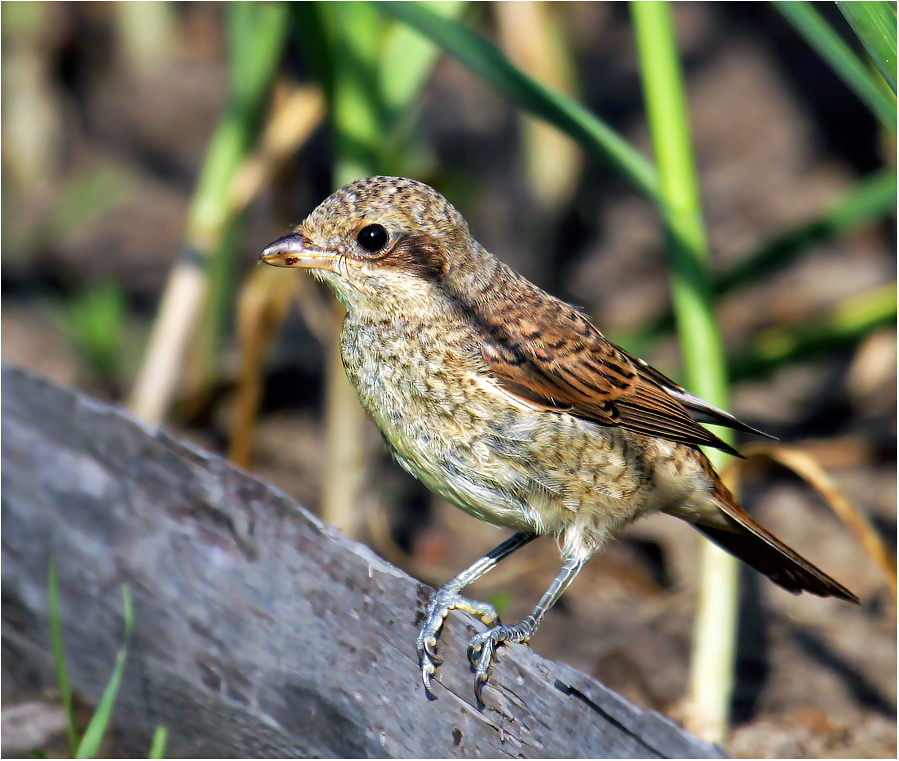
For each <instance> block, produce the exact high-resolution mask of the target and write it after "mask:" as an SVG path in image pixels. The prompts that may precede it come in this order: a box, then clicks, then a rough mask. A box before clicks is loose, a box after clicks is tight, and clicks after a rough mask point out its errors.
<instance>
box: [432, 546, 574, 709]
mask: <svg viewBox="0 0 899 761" xmlns="http://www.w3.org/2000/svg"><path fill="white" fill-rule="evenodd" d="M536 536H537V535H536V534H530V533H528V532H526V531H519V532H518V533H517V534H515V535H514V536H513V537H511V538H509V539H507V540H506V541H505V542H503V543H502V544H501V545H499V546H498V547H496V548H494V549H492V550H491V551H490V552H488V553H487V554H486V555H484V557H482V558H481V559H480V560H478V562H477V563H475V564H473V565H472V566H471V567H469V568H466V569H465V570H464V571H462V573H460V574H459V575H458V576H456V577H454V578H452V579H450V580H449V581H448V582H447V583H446V584H444V585H443V586H442V587H440V589H438V590H437V593H436V594H435V595H434V597H433V598H432V599H431V602H430V604H429V605H428V615H427V617H426V618H425V622H424V624H423V625H422V627H421V631H420V632H419V633H418V639H417V641H416V647H417V649H418V662H419V664H421V681H422V683H423V684H424V686H425V691H426V692H427V694H428V696H429V697H432V698H434V697H436V696H435V695H434V692H433V691H432V690H431V677H432V676H433V675H434V673H435V671H436V670H437V666H438V665H439V664H440V663H441V659H440V658H439V657H438V656H437V652H436V648H437V636H438V635H439V634H440V629H441V628H442V627H443V621H444V619H445V618H446V617H447V615H448V614H449V612H450V611H451V610H453V609H456V610H463V611H465V612H466V613H469V614H471V615H472V616H475V617H476V618H479V619H480V620H481V621H483V622H484V623H485V624H486V625H487V626H493V625H494V624H497V623H499V616H498V615H497V613H496V609H495V608H494V607H493V606H492V605H490V604H488V603H485V602H478V601H477V600H469V599H468V598H467V597H462V595H460V594H459V592H461V591H462V590H463V589H464V588H465V587H467V586H468V585H469V584H471V583H472V582H474V581H475V580H477V579H479V578H480V577H481V576H483V575H484V574H485V573H487V571H489V570H490V569H491V568H493V567H494V566H495V565H496V564H497V563H499V561H500V560H502V559H503V558H505V557H508V556H509V555H511V554H512V553H513V552H515V550H517V549H520V548H521V547H524V546H525V545H526V544H527V543H528V542H530V541H532V540H533V539H536ZM560 594H561V592H560ZM549 604H550V605H551V604H552V603H549Z"/></svg>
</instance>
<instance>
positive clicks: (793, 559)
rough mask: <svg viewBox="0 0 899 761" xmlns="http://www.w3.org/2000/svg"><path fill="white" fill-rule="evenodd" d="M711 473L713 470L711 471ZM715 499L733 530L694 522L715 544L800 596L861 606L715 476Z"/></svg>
mask: <svg viewBox="0 0 899 761" xmlns="http://www.w3.org/2000/svg"><path fill="white" fill-rule="evenodd" d="M710 470H711V468H710ZM712 475H713V476H714V483H715V486H714V492H713V496H714V498H715V502H716V504H717V505H718V507H719V508H720V509H721V511H722V513H724V515H725V516H726V522H727V524H728V525H729V527H730V529H731V530H728V529H727V528H722V527H721V524H720V523H719V524H718V525H716V526H708V525H702V524H701V523H694V524H693V525H694V526H695V528H696V529H698V530H699V531H701V532H702V533H703V534H705V535H706V536H707V537H708V538H709V539H711V540H712V541H713V542H715V544H717V545H718V546H720V547H721V548H723V549H725V550H727V552H729V553H731V554H732V555H735V556H736V557H738V558H739V559H740V560H742V561H743V562H744V563H747V564H748V565H750V566H752V567H753V568H755V570H757V571H759V572H760V573H763V574H764V575H765V576H767V577H768V578H769V579H771V581H773V582H774V583H775V584H778V585H779V586H781V587H783V588H784V589H787V590H789V591H790V592H793V593H794V594H799V593H800V592H811V593H812V594H814V595H818V596H820V597H839V598H840V599H841V600H847V601H849V602H854V603H860V602H861V601H860V600H859V599H858V597H857V596H856V595H854V594H853V593H852V592H850V591H849V590H848V589H846V587H844V586H843V585H842V584H840V583H839V582H837V581H835V580H834V579H832V578H830V576H828V575H827V574H826V573H824V571H822V570H821V569H820V568H817V567H816V566H814V565H813V564H812V563H810V562H809V561H808V560H806V559H805V558H804V557H802V556H801V555H800V554H799V553H797V552H796V551H794V550H792V549H790V548H789V547H787V545H785V544H784V543H783V542H782V541H780V539H778V538H777V537H776V536H774V535H773V534H772V533H771V532H770V531H768V530H767V529H766V528H765V527H764V526H762V525H760V524H759V523H758V522H757V521H756V520H755V519H753V518H752V516H751V515H749V513H747V512H746V511H745V510H744V509H743V508H742V507H741V506H740V504H739V502H737V499H736V497H734V495H733V494H731V493H730V491H729V490H728V488H727V487H726V486H725V485H724V484H723V483H722V482H721V480H720V479H719V478H718V477H717V475H716V474H714V471H712Z"/></svg>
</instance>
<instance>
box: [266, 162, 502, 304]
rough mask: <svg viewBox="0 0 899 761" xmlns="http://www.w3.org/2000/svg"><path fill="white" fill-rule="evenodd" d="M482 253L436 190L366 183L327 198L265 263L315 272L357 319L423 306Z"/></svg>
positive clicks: (397, 180) (409, 183) (387, 181)
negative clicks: (366, 313)
mask: <svg viewBox="0 0 899 761" xmlns="http://www.w3.org/2000/svg"><path fill="white" fill-rule="evenodd" d="M481 252H483V249H481V248H480V246H478V245H477V243H476V242H475V241H474V240H473V239H472V238H471V235H470V233H469V231H468V224H467V223H466V222H465V220H464V218H463V217H462V215H461V214H459V212H457V211H456V210H455V209H454V208H453V207H452V205H451V204H450V203H449V202H448V201H447V200H446V199H445V198H444V197H443V196H442V195H440V194H439V193H438V192H437V191H436V190H434V189H433V188H431V187H429V186H428V185H425V184H424V183H421V182H416V181H415V180H407V179H404V178H401V177H368V178H365V179H362V180H356V181H355V182H351V183H350V184H349V185H346V186H344V187H343V188H341V189H340V190H338V191H337V192H336V193H334V194H333V195H331V196H330V197H328V198H327V199H325V200H324V201H323V202H322V203H321V204H320V205H319V206H318V208H316V209H315V210H314V211H313V212H312V213H311V214H310V215H309V216H308V217H306V219H305V220H304V221H303V222H302V223H301V224H300V225H298V226H297V227H296V228H295V229H294V230H293V231H292V232H291V233H289V234H288V235H285V236H284V237H282V238H279V239H278V240H276V241H274V242H273V243H271V244H270V245H269V246H267V247H266V249H265V250H264V251H263V252H262V254H261V256H260V259H261V260H262V261H264V262H265V263H267V264H271V265H274V266H276V267H296V268H300V269H307V270H310V272H311V273H312V274H313V275H315V276H316V277H318V278H319V279H321V280H324V281H325V282H326V283H328V285H330V286H331V288H332V289H333V290H334V292H335V293H336V294H337V297H338V298H339V299H340V300H341V301H342V302H343V303H344V305H345V306H346V307H347V310H348V311H350V312H351V313H352V312H353V311H358V310H370V309H375V310H383V309H384V308H385V307H386V308H390V305H391V304H393V305H397V306H398V307H399V304H400V303H401V302H404V301H408V302H409V303H411V304H415V303H417V302H420V301H421V299H422V297H423V296H425V295H426V294H427V293H428V292H432V291H434V290H435V289H439V288H442V287H444V286H445V285H446V283H447V280H448V279H451V278H452V276H453V274H454V273H455V274H459V273H461V272H463V271H464V270H466V269H468V268H470V266H471V264H472V262H471V260H472V259H473V258H475V257H479V256H480V255H482V254H481ZM483 254H486V252H483ZM488 256H489V255H488Z"/></svg>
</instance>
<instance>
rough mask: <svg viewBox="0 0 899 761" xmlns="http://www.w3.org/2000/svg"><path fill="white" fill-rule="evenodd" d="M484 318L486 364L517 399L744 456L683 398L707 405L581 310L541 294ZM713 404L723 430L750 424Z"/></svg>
mask: <svg viewBox="0 0 899 761" xmlns="http://www.w3.org/2000/svg"><path fill="white" fill-rule="evenodd" d="M478 317H479V320H478V322H479V323H480V325H481V327H482V330H483V335H482V346H481V352H482V354H483V357H484V360H485V361H486V362H487V365H488V367H489V369H490V371H491V372H492V373H493V375H494V377H495V378H496V380H497V381H498V382H499V383H500V385H501V386H502V387H503V388H504V389H505V390H506V391H508V392H509V393H512V394H514V395H516V396H518V397H520V398H522V399H525V400H527V401H528V402H530V403H532V404H538V405H542V406H545V407H550V408H555V409H564V410H567V411H569V412H571V413H573V414H575V415H578V416H580V417H584V418H587V419H589V420H593V421H594V422H597V423H600V424H601V425H607V426H621V427H623V428H627V429H629V430H631V431H635V432H637V433H642V434H646V435H648V436H658V437H660V438H663V439H669V440H671V441H679V442H683V443H686V444H693V445H700V444H701V445H709V446H713V447H717V448H718V449H722V450H724V451H725V452H729V453H730V454H734V455H736V454H738V453H737V452H736V450H734V449H733V448H732V447H731V446H729V445H728V444H726V443H725V442H724V441H722V440H721V439H719V438H718V437H717V436H715V435H714V434H713V433H711V432H709V431H707V430H706V429H705V428H703V427H702V426H700V425H699V424H698V423H697V422H696V421H694V420H693V418H692V417H691V415H690V412H689V411H688V409H687V407H686V406H685V404H684V403H683V402H682V401H681V400H680V399H679V398H678V396H677V395H678V394H680V395H682V396H683V397H684V398H685V399H688V400H695V402H698V403H699V404H700V405H704V404H705V403H703V402H702V401H701V400H699V399H697V398H696V397H693V396H692V395H690V394H687V393H686V392H684V390H683V389H682V388H681V387H680V386H678V385H677V384H676V383H674V382H673V381H671V380H669V379H668V378H666V377H665V376H664V375H662V373H660V372H658V371H657V370H655V369H654V368H652V367H650V366H649V365H648V364H646V363H645V362H643V361H642V360H638V359H636V358H634V357H631V356H630V355H629V354H627V352H625V351H624V350H623V349H620V348H619V347H617V346H615V345H614V344H613V343H611V342H610V341H607V340H606V339H605V337H604V336H603V335H602V334H601V333H600V332H599V331H598V330H597V329H596V328H594V327H593V325H592V324H591V323H590V321H589V320H588V319H587V318H586V317H585V316H584V315H583V314H581V313H580V312H578V311H577V310H576V309H574V308H573V307H570V306H569V305H567V304H565V303H563V302H561V301H558V300H557V299H554V298H552V297H550V296H548V295H547V294H543V293H542V292H541V293H540V294H539V298H534V299H532V300H530V303H529V304H527V305H521V306H519V307H518V308H514V309H507V310H503V314H502V315H501V318H495V319H491V318H490V317H489V316H488V315H478ZM705 406H706V407H707V408H708V410H713V411H715V412H718V413H720V414H721V415H723V416H725V418H726V419H725V421H724V422H723V423H722V424H724V425H728V424H730V423H729V421H733V422H734V423H737V426H736V427H741V426H742V424H740V423H738V421H736V420H735V419H733V418H732V417H731V416H730V415H727V413H724V412H722V411H720V410H717V409H716V408H714V407H711V405H705ZM706 416H707V417H712V415H711V413H708V414H707V415H706ZM715 422H718V421H715ZM742 427H743V428H747V427H746V426H742ZM750 430H753V429H750Z"/></svg>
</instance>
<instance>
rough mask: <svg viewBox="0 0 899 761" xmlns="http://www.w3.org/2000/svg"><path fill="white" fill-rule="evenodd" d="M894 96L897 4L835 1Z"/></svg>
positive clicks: (881, 1) (881, 0) (859, 0)
mask: <svg viewBox="0 0 899 761" xmlns="http://www.w3.org/2000/svg"><path fill="white" fill-rule="evenodd" d="M837 7H838V8H839V9H840V11H842V13H843V15H844V16H845V17H846V20H847V21H848V22H849V24H850V26H851V27H852V29H853V31H854V32H855V33H856V34H857V35H858V38H859V39H860V40H861V41H862V45H864V46H865V50H867V51H868V55H869V56H871V60H872V61H874V64H875V65H876V66H877V68H878V69H879V70H880V73H881V74H882V75H883V78H884V79H885V80H886V83H887V84H888V85H889V86H890V89H891V90H892V91H893V94H894V95H895V93H896V3H895V2H887V1H886V0H878V1H877V2H866V1H863V0H855V2H851V3H847V2H843V1H840V2H837Z"/></svg>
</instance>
